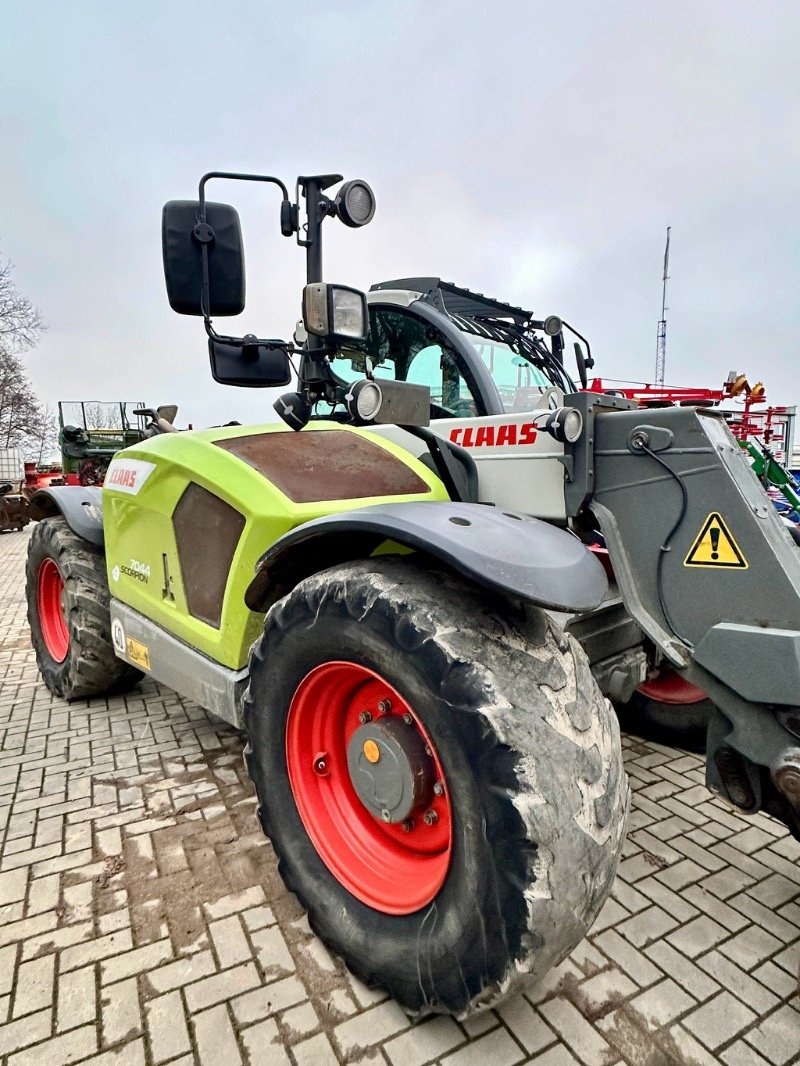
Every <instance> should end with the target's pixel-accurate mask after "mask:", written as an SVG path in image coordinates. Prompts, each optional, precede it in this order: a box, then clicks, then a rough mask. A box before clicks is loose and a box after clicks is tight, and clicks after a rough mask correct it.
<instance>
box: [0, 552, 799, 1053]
mask: <svg viewBox="0 0 800 1066" xmlns="http://www.w3.org/2000/svg"><path fill="white" fill-rule="evenodd" d="M27 540H28V538H27V535H26V534H7V535H4V536H0V1064H1V1066H33V1064H40V1063H41V1064H43V1066H61V1064H66V1063H73V1062H75V1063H78V1062H80V1063H87V1064H88V1063H93V1064H101V1063H102V1064H103V1066H138V1064H144V1063H147V1064H161V1063H169V1064H172V1066H178V1064H180V1066H184V1064H189V1063H192V1062H193V1061H194V1062H201V1063H203V1064H204V1066H228V1064H232V1066H237V1064H239V1063H242V1064H247V1063H249V1064H251V1066H261V1064H264V1066H281V1064H294V1066H328V1064H331V1066H333V1064H336V1063H349V1062H364V1063H369V1064H372V1063H378V1064H382V1066H387V1064H388V1066H423V1064H424V1063H440V1064H441V1066H473V1064H480V1066H512V1064H515V1063H526V1062H536V1063H537V1064H538V1066H575V1064H582V1066H612V1064H615V1063H627V1064H629V1066H662V1064H663V1066H690V1064H693V1066H707V1064H710V1063H719V1062H721V1063H725V1064H726V1066H785V1064H787V1063H794V1062H798V1061H800V1001H798V997H797V971H798V963H800V845H798V844H797V843H796V842H795V841H794V840H792V839H791V838H790V837H789V836H788V835H787V833H786V832H785V831H784V830H783V829H782V828H781V827H780V826H779V825H778V824H777V823H774V822H772V821H770V820H769V819H767V818H766V817H757V818H753V819H746V818H740V817H738V816H737V815H735V814H733V813H732V812H731V811H729V810H728V809H727V808H726V807H724V806H723V805H722V804H721V803H719V802H718V801H717V800H715V799H714V798H713V797H712V796H711V795H710V794H709V793H708V792H707V791H706V789H705V787H704V785H703V771H702V765H701V760H700V759H699V758H698V757H697V756H695V755H689V754H685V753H683V752H676V751H673V750H669V749H667V748H662V747H659V746H658V745H656V744H647V743H644V742H642V741H640V740H638V739H636V738H633V737H625V738H624V745H625V756H626V762H627V767H628V773H629V775H630V779H631V784H632V786H633V790H634V793H633V809H632V813H631V822H630V833H629V838H628V842H627V844H626V846H625V853H624V859H623V862H622V864H621V866H620V870H619V876H618V878H617V881H616V884H615V887H614V891H613V895H612V898H611V899H609V901H608V903H607V904H606V906H605V907H604V909H603V911H602V913H601V915H600V917H599V918H598V920H597V922H596V923H595V926H594V928H593V929H592V931H591V933H590V935H589V936H588V937H587V939H586V940H585V941H584V942H583V943H582V944H581V945H580V946H579V947H578V948H577V949H576V950H575V951H574V952H573V953H572V955H571V957H570V958H569V959H567V960H566V961H565V962H564V963H563V964H562V965H561V966H560V967H559V968H558V969H557V970H556V971H554V972H553V973H551V974H550V975H549V977H548V978H547V980H546V981H545V983H544V984H543V985H542V986H541V987H539V988H538V989H536V990H535V991H533V992H531V993H530V994H528V995H527V996H519V997H518V998H516V999H514V1000H512V1001H510V1002H508V1003H506V1004H505V1005H504V1006H502V1007H501V1008H500V1009H499V1010H497V1011H492V1012H489V1013H487V1014H484V1015H482V1016H479V1017H478V1018H475V1019H473V1020H471V1021H469V1022H467V1023H466V1024H459V1023H457V1022H455V1021H453V1020H452V1019H450V1018H444V1017H439V1018H434V1019H432V1020H428V1021H425V1022H423V1023H420V1024H416V1025H414V1024H412V1023H411V1022H410V1021H409V1019H408V1018H407V1017H406V1016H405V1014H404V1013H403V1011H402V1010H401V1009H400V1008H399V1007H398V1006H397V1004H396V1003H394V1002H392V1001H390V1000H387V999H386V998H385V997H384V996H382V995H381V994H380V993H376V992H373V991H370V990H368V989H367V988H365V987H364V986H363V985H362V984H360V983H359V982H358V981H357V980H355V979H354V978H353V977H351V976H350V975H349V974H348V973H347V972H346V971H345V970H344V968H343V967H342V965H341V964H340V963H339V962H338V961H336V960H335V959H332V958H331V956H330V955H329V954H328V952H327V951H326V949H325V948H324V947H323V945H322V944H321V943H320V942H319V941H318V940H317V939H316V938H315V937H314V936H313V935H312V934H311V931H310V929H309V927H308V925H307V923H306V920H305V918H304V916H303V913H302V911H301V909H300V907H299V906H298V904H297V901H296V900H295V899H294V897H293V896H292V895H290V894H289V893H288V892H287V891H286V890H285V888H284V887H283V884H282V882H281V880H280V878H279V876H278V873H277V868H276V861H275V857H274V854H273V852H272V849H271V847H270V845H269V843H268V841H266V840H265V839H264V837H263V836H262V834H261V831H260V829H259V827H258V825H257V823H256V818H255V800H254V796H253V790H252V788H251V787H250V783H249V781H248V779H247V777H246V775H245V772H244V769H243V763H242V741H241V739H240V737H239V735H238V734H237V733H236V732H235V731H233V730H232V729H230V728H228V727H227V726H224V725H222V724H220V723H219V722H218V721H217V720H215V719H213V718H211V717H210V716H209V715H207V714H206V712H205V711H204V710H202V709H201V708H199V707H197V706H196V705H194V704H192V703H189V702H188V701H185V700H181V699H180V698H179V697H178V696H177V695H176V694H175V693H174V692H172V691H170V690H168V689H164V688H161V687H159V686H158V685H156V684H154V683H153V682H152V681H149V680H148V681H146V682H145V683H143V684H142V685H141V687H140V688H139V689H137V690H135V691H134V692H133V693H131V694H129V695H128V696H126V697H125V698H117V699H109V700H94V701H91V702H85V701H83V702H81V701H79V702H76V703H72V704H67V703H64V702H63V701H61V700H58V699H55V698H54V697H52V696H51V695H50V694H49V692H48V691H47V689H46V688H45V687H44V685H43V684H42V683H41V681H40V680H39V677H38V674H37V672H36V667H35V663H34V659H33V654H32V651H31V648H30V642H29V635H28V630H27V624H26V620H25V604H24V589H23V567H24V555H25V551H26V549H27Z"/></svg>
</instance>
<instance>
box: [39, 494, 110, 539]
mask: <svg viewBox="0 0 800 1066" xmlns="http://www.w3.org/2000/svg"><path fill="white" fill-rule="evenodd" d="M28 513H29V515H30V516H31V518H32V519H33V520H34V522H40V521H41V520H42V519H43V518H53V517H55V516H56V515H63V517H64V518H65V519H66V520H67V525H68V526H69V528H70V529H71V530H72V532H73V533H76V534H77V535H78V536H79V537H83V539H84V540H88V541H89V543H90V544H96V545H98V546H99V547H102V546H103V501H102V489H100V488H97V487H95V486H93V485H56V486H54V487H53V486H51V487H50V488H48V489H39V490H38V492H35V493H34V494H33V496H32V497H31V500H30V503H29V505H28Z"/></svg>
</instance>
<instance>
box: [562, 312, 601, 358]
mask: <svg viewBox="0 0 800 1066" xmlns="http://www.w3.org/2000/svg"><path fill="white" fill-rule="evenodd" d="M561 321H562V323H563V325H565V326H566V327H567V329H568V330H569V331H570V333H574V334H575V336H576V337H577V338H578V340H581V341H583V343H584V344H585V345H586V365H587V366H588V367H589V369H590V370H591V368H592V367H593V366H594V359H592V348H591V345H590V344H589V342H588V341H587V339H586V338H585V337H584V336H583V335H582V334H581V333H578V331H577V330H576V329H575V327H574V326H571V325H570V324H569V322H565V321H564V319H563V318H562V319H561Z"/></svg>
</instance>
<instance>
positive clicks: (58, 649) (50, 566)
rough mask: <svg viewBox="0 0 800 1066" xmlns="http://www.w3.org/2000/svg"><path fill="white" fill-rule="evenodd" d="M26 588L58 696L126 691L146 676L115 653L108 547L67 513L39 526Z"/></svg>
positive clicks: (39, 648)
mask: <svg viewBox="0 0 800 1066" xmlns="http://www.w3.org/2000/svg"><path fill="white" fill-rule="evenodd" d="M25 592H26V595H27V600H28V622H29V623H30V627H31V643H32V644H33V649H34V651H35V653H36V663H37V665H38V667H39V672H40V673H41V675H42V679H43V680H44V683H45V684H46V685H47V687H48V688H49V689H50V691H51V692H53V693H55V695H56V696H61V697H62V698H63V699H66V700H72V699H78V698H80V697H87V696H102V695H108V694H110V693H112V692H114V693H118V692H125V691H127V689H129V688H131V687H132V686H133V685H135V684H136V682H137V681H138V680H139V679H140V678H141V677H142V674H141V672H140V671H139V670H136V669H135V668H134V667H132V666H128V664H127V663H125V662H123V661H122V660H121V659H118V658H117V657H116V655H115V654H114V645H113V643H112V640H111V615H110V611H109V603H110V594H109V590H108V582H107V580H106V571H105V557H104V555H103V552H102V551H101V550H100V549H99V548H96V547H95V546H94V545H93V544H89V543H88V542H87V541H85V540H83V539H82V538H81V537H79V536H78V535H77V534H76V533H73V532H72V530H71V529H70V528H69V526H68V525H67V523H66V521H65V519H63V518H60V517H58V518H45V519H44V520H43V521H41V522H37V523H36V525H35V526H34V529H33V533H32V534H31V539H30V542H29V544H28V560H27V564H26V568H25Z"/></svg>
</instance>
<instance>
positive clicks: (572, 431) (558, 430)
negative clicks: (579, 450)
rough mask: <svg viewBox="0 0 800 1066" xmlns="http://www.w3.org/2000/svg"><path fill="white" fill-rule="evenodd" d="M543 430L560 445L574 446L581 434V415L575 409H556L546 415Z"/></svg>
mask: <svg viewBox="0 0 800 1066" xmlns="http://www.w3.org/2000/svg"><path fill="white" fill-rule="evenodd" d="M543 428H544V429H545V430H546V432H547V433H549V434H550V436H551V437H555V439H556V440H557V441H560V442H561V443H562V444H574V443H575V441H576V440H577V439H578V437H580V435H581V433H582V432H583V415H582V414H581V413H580V411H579V410H578V409H577V407H557V408H556V409H555V411H551V412H550V413H549V414H548V416H547V418H546V419H545V421H544V425H543Z"/></svg>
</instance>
